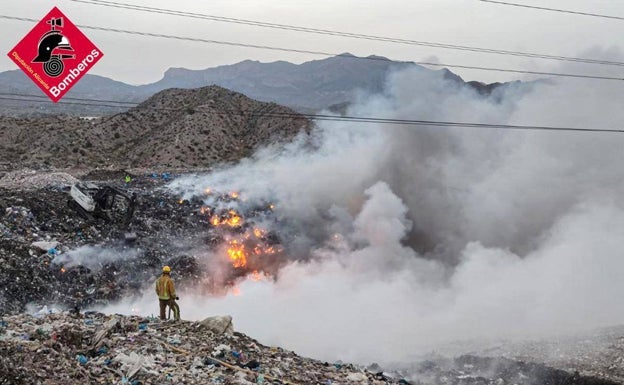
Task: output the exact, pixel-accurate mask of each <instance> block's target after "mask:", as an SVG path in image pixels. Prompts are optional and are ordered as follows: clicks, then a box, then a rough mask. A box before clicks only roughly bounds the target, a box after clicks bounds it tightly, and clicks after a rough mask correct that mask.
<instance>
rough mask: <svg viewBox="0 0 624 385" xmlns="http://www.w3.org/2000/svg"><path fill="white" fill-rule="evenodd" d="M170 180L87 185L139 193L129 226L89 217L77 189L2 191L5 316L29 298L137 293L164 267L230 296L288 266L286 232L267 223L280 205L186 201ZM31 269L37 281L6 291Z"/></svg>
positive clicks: (212, 194)
mask: <svg viewBox="0 0 624 385" xmlns="http://www.w3.org/2000/svg"><path fill="white" fill-rule="evenodd" d="M168 181H169V179H167V180H162V181H161V180H160V179H154V178H151V177H149V176H146V177H140V176H135V177H134V178H133V180H132V182H131V184H130V185H128V184H127V183H124V182H122V181H121V178H120V180H119V181H117V182H114V181H110V180H107V181H104V182H100V181H89V182H86V184H84V183H83V184H84V185H88V186H91V189H92V190H93V191H102V188H100V187H99V185H103V186H105V189H106V191H121V189H123V190H126V191H127V193H125V192H124V195H128V196H133V201H134V199H136V203H135V205H136V209H135V210H134V214H135V215H134V218H133V219H132V221H131V222H129V223H128V222H125V221H119V222H110V221H109V220H107V218H106V217H98V216H84V215H80V214H79V213H78V212H76V211H75V209H74V208H73V207H71V206H68V205H67V201H68V198H69V197H68V187H62V186H54V187H46V188H43V189H34V190H14V189H10V190H9V189H5V190H0V208H1V209H2V210H3V213H4V215H3V216H2V217H0V232H1V233H2V235H3V237H2V238H3V242H4V243H3V247H2V248H1V249H0V259H1V260H2V261H8V263H6V262H5V263H6V265H7V268H6V269H4V272H3V273H0V283H2V284H3V287H4V288H5V290H4V291H3V294H2V295H0V302H1V303H2V304H3V305H4V306H2V307H1V310H0V313H4V314H6V313H12V312H15V311H23V310H24V309H25V306H26V304H28V303H30V302H34V303H36V304H37V303H38V304H45V303H57V304H60V305H63V306H65V307H67V308H73V307H74V306H79V307H88V306H94V305H96V304H105V303H107V302H109V301H115V300H117V299H120V298H124V297H128V296H137V295H140V293H141V292H142V290H144V289H145V288H146V287H148V286H150V285H151V283H152V282H153V280H154V279H155V277H156V276H157V275H158V273H159V269H160V268H161V267H162V265H165V264H167V265H170V266H172V268H173V269H174V272H175V274H176V275H177V277H178V278H181V279H180V280H179V282H180V285H181V287H182V288H184V286H186V287H191V286H198V285H201V286H202V287H201V290H202V291H204V292H206V293H207V294H223V293H226V292H228V290H230V289H232V288H233V287H235V286H236V281H237V280H239V279H245V278H246V277H252V276H253V279H257V278H258V277H266V278H268V277H273V276H274V275H275V273H276V272H277V269H278V268H279V266H280V265H281V264H283V263H285V259H286V253H285V251H284V247H283V246H282V245H281V243H280V239H279V236H278V235H277V234H276V233H274V232H272V231H270V230H269V229H268V228H265V227H264V225H265V224H266V223H271V221H274V218H273V211H272V207H274V205H272V204H269V203H264V202H261V203H259V204H255V203H253V202H247V201H245V200H244V199H243V198H242V197H241V195H242V194H241V193H239V192H233V191H227V192H224V193H218V192H217V191H215V190H213V189H206V191H205V192H206V195H205V197H194V198H191V199H186V198H184V197H180V196H176V195H175V194H173V193H170V192H168V191H167V190H166V189H163V188H162V184H163V183H166V182H168ZM115 183H117V185H115ZM74 185H75V184H74ZM134 197H136V198H134ZM69 201H70V202H72V203H73V202H74V201H72V200H71V199H69ZM127 226H129V227H130V229H131V230H132V232H133V234H135V237H134V238H133V239H132V242H129V241H128V238H127V236H126V235H127ZM31 244H32V246H31ZM52 245H53V246H52ZM44 246H45V247H44ZM42 247H43V248H42ZM215 266H218V269H215ZM27 276H29V277H31V278H30V280H31V282H30V285H29V286H25V285H22V284H18V286H19V287H20V290H19V291H17V290H13V289H12V290H8V289H6V288H9V287H12V285H13V284H14V283H15V282H14V280H13V278H12V277H27ZM185 278H189V279H185ZM250 279H251V278H250ZM31 286H32V289H30V288H29V287H31Z"/></svg>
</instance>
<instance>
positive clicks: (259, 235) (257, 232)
mask: <svg viewBox="0 0 624 385" xmlns="http://www.w3.org/2000/svg"><path fill="white" fill-rule="evenodd" d="M253 233H254V235H255V236H256V238H262V237H264V234H265V233H266V232H265V231H264V230H262V229H259V228H257V227H256V228H255V229H253Z"/></svg>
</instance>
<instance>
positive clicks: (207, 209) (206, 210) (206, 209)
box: [199, 206, 210, 214]
mask: <svg viewBox="0 0 624 385" xmlns="http://www.w3.org/2000/svg"><path fill="white" fill-rule="evenodd" d="M199 213H200V214H208V213H210V207H207V206H202V207H200V208H199Z"/></svg>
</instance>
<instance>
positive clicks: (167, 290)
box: [156, 266, 180, 321]
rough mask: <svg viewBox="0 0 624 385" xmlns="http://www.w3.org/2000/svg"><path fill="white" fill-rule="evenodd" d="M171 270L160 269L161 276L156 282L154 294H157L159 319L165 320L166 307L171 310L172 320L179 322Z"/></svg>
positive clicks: (178, 308) (178, 309) (165, 267)
mask: <svg viewBox="0 0 624 385" xmlns="http://www.w3.org/2000/svg"><path fill="white" fill-rule="evenodd" d="M170 274H171V268H170V267H169V266H164V267H163V269H162V275H161V276H160V278H158V279H157V280H156V294H158V303H159V305H160V319H161V320H164V319H166V314H165V310H166V308H167V306H169V308H170V309H171V310H173V319H174V320H176V321H179V320H180V307H179V306H178V304H177V303H176V299H179V298H178V297H177V296H176V292H175V286H174V284H173V280H172V279H171V276H170Z"/></svg>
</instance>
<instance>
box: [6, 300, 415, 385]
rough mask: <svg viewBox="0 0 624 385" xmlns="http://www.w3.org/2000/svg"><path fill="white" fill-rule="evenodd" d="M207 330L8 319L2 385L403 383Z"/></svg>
mask: <svg viewBox="0 0 624 385" xmlns="http://www.w3.org/2000/svg"><path fill="white" fill-rule="evenodd" d="M205 321H206V320H205ZM206 323H207V322H187V321H181V322H161V321H160V320H156V319H153V318H141V317H137V316H130V317H127V316H119V315H113V316H107V315H104V314H101V313H95V312H90V313H85V314H84V315H76V314H70V313H54V314H45V315H41V316H39V317H33V316H30V315H23V314H22V315H15V316H11V317H8V318H5V319H4V320H3V321H2V324H1V329H0V331H1V333H2V334H0V384H7V385H8V384H25V383H27V384H43V383H45V384H50V385H53V384H63V385H66V384H83V383H91V384H96V383H121V384H162V383H168V384H252V383H266V384H278V383H279V384H301V385H303V384H362V383H371V384H372V383H379V384H398V383H401V382H400V381H403V382H402V383H407V382H406V381H405V380H401V379H390V378H385V379H383V380H381V379H376V376H377V377H379V375H377V374H375V373H372V372H370V371H367V370H365V369H363V368H357V367H355V366H354V365H348V364H347V365H342V364H340V365H338V364H337V365H330V364H328V363H324V362H321V361H317V360H313V359H307V358H303V357H300V356H298V355H297V354H295V353H294V352H291V351H288V350H284V349H281V348H278V347H268V346H264V345H262V344H260V343H259V342H258V341H256V340H254V339H252V338H250V337H248V336H246V335H244V334H241V333H237V332H234V333H231V334H230V333H222V334H216V333H214V332H213V331H211V329H209V328H208V327H207V326H205V324H206Z"/></svg>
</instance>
